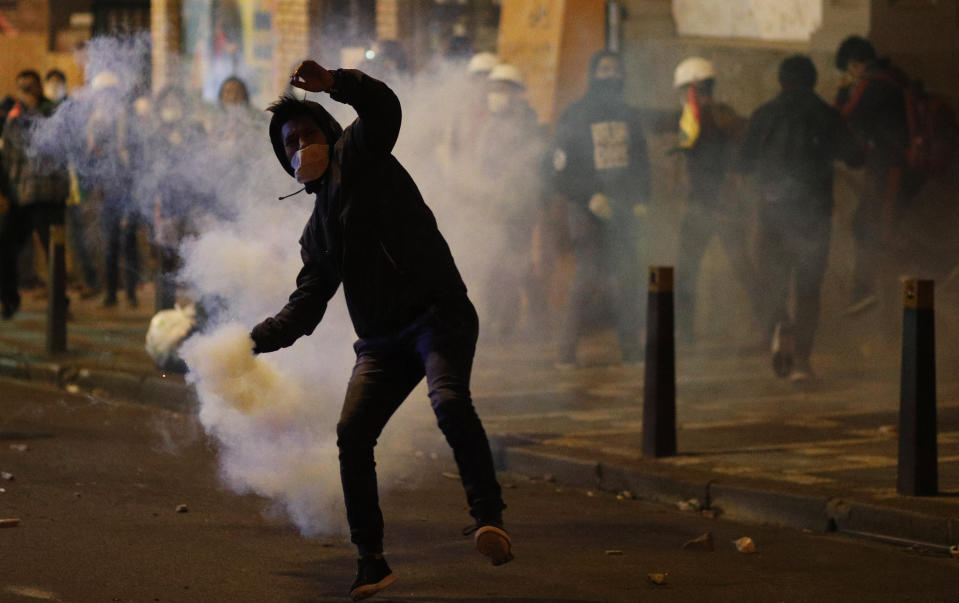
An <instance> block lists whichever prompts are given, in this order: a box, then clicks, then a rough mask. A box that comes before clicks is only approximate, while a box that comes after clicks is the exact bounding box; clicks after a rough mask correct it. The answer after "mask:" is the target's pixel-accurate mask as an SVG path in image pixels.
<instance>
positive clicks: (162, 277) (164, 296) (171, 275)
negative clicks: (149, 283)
mask: <svg viewBox="0 0 959 603" xmlns="http://www.w3.org/2000/svg"><path fill="white" fill-rule="evenodd" d="M179 269H180V254H179V253H177V250H176V249H175V248H173V247H166V246H163V245H157V277H156V311H157V312H159V311H160V310H169V309H170V308H172V307H173V306H175V305H176V286H177V282H176V277H177V271H178V270H179Z"/></svg>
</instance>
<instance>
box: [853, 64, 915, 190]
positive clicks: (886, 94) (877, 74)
mask: <svg viewBox="0 0 959 603" xmlns="http://www.w3.org/2000/svg"><path fill="white" fill-rule="evenodd" d="M907 85H908V78H907V77H906V75H905V74H904V73H902V72H901V71H900V70H898V69H896V68H895V67H894V66H893V65H892V64H891V63H889V62H888V61H885V60H883V61H876V62H873V63H872V64H871V65H870V66H869V67H868V68H867V70H866V75H865V76H864V77H863V78H862V79H861V80H859V81H858V82H856V83H855V84H853V85H851V86H847V87H845V88H841V89H840V90H839V94H838V95H837V98H836V106H837V108H838V109H839V110H840V112H841V113H842V116H843V117H844V118H845V119H846V121H847V122H848V123H849V126H850V127H851V128H852V131H853V133H854V134H855V135H856V137H857V138H858V139H859V140H860V141H861V142H862V143H863V144H864V145H865V146H866V148H867V151H868V159H869V165H870V166H873V168H874V169H878V170H880V171H884V170H886V169H889V168H890V167H895V166H901V165H903V164H904V162H905V160H906V149H907V147H908V145H909V126H908V123H907V120H906V100H905V95H904V94H903V91H904V88H905V87H906V86H907Z"/></svg>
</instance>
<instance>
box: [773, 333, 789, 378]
mask: <svg viewBox="0 0 959 603" xmlns="http://www.w3.org/2000/svg"><path fill="white" fill-rule="evenodd" d="M770 351H771V352H772V364H773V372H774V373H775V374H776V376H777V377H788V376H789V374H790V372H791V371H792V368H793V338H792V328H791V327H790V326H789V325H788V324H787V323H784V322H780V323H777V324H776V330H775V331H774V332H773V341H772V346H771V349H770Z"/></svg>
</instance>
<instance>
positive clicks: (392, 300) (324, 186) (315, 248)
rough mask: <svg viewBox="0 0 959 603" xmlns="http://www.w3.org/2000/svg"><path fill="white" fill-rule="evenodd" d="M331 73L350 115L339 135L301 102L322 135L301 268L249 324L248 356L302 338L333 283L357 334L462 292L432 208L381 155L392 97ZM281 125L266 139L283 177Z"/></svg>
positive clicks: (351, 75)
mask: <svg viewBox="0 0 959 603" xmlns="http://www.w3.org/2000/svg"><path fill="white" fill-rule="evenodd" d="M332 74H333V82H334V84H333V90H332V91H331V92H330V97H331V98H332V99H333V100H336V101H339V102H343V103H347V104H349V105H351V106H352V107H353V108H354V109H356V112H357V115H358V117H357V119H356V120H355V121H354V122H353V123H352V124H351V125H350V126H349V127H347V128H346V130H343V131H342V134H341V129H340V126H339V124H338V123H336V120H334V119H333V118H332V116H330V114H329V113H327V112H326V110H325V109H323V107H321V106H320V105H319V104H317V103H312V102H307V103H306V105H307V107H308V108H309V110H310V112H311V114H312V115H313V117H314V118H315V119H316V120H317V123H318V124H319V125H320V128H321V129H322V130H323V131H324V133H325V134H326V136H327V141H328V143H329V145H330V165H329V167H328V168H327V170H326V172H325V173H324V175H323V176H322V177H321V178H320V179H319V180H316V181H314V182H311V183H309V184H308V185H307V187H306V190H307V192H310V193H314V194H315V195H316V203H315V205H314V208H313V214H312V215H311V216H310V219H309V221H308V222H307V224H306V228H304V230H303V235H302V237H300V247H301V249H300V254H301V256H302V258H303V268H302V269H301V270H300V273H299V275H298V276H297V278H296V291H294V292H293V294H292V295H290V299H289V302H287V304H286V306H285V307H284V308H283V309H282V310H281V311H280V312H279V313H278V314H277V315H276V316H274V317H272V318H268V319H266V320H264V321H263V322H262V323H260V324H259V325H257V326H256V327H255V328H254V329H253V333H252V337H253V341H254V342H255V344H256V351H257V352H270V351H273V350H277V349H279V348H283V347H287V346H289V345H292V344H293V342H294V341H296V339H297V338H299V337H300V336H302V335H309V334H311V333H312V332H313V330H314V329H315V328H316V326H317V325H318V324H319V322H320V320H321V319H322V318H323V314H324V313H325V312H326V307H327V303H328V302H329V300H330V298H331V297H332V296H333V294H334V293H335V292H336V290H337V288H338V287H339V285H340V283H342V284H343V291H344V294H345V296H346V304H347V307H348V309H349V312H350V318H351V319H352V321H353V328H354V329H355V331H356V334H357V335H358V336H359V337H361V338H364V339H365V338H369V337H379V336H388V335H391V334H394V333H396V332H397V331H399V330H401V329H402V328H404V327H406V326H408V325H409V324H410V323H411V322H412V321H413V320H414V319H415V318H416V317H418V316H419V315H421V314H422V313H423V312H424V311H426V310H427V309H428V308H429V307H431V306H433V305H436V304H441V303H443V302H444V301H446V300H453V299H458V298H462V297H465V295H466V285H464V284H463V279H462V278H461V277H460V274H459V271H458V270H457V269H456V265H455V264H454V263H453V256H452V254H451V253H450V249H449V246H448V245H447V244H446V241H445V240H444V239H443V236H442V235H441V234H440V232H439V229H438V228H437V226H436V219H435V218H434V217H433V213H432V212H431V211H430V209H429V208H428V207H427V206H426V203H424V201H423V197H422V196H421V195H420V192H419V190H418V189H417V188H416V184H414V182H413V179H412V178H411V177H410V175H409V174H408V173H407V172H406V170H405V169H403V166H402V165H400V163H399V161H397V160H396V158H395V157H393V155H392V154H391V151H392V149H393V145H394V144H395V142H396V138H397V136H398V135H399V131H400V121H401V110H400V103H399V100H397V98H396V95H395V94H393V91H392V90H390V88H389V87H388V86H386V84H384V83H383V82H380V81H378V80H376V79H373V78H372V77H370V76H368V75H366V74H364V73H362V72H360V71H356V70H349V69H339V70H336V71H333V72H332ZM282 126H283V124H282V123H278V120H276V119H274V120H273V123H271V124H270V139H271V141H272V143H273V148H274V150H275V151H276V155H277V158H278V159H279V160H280V163H281V164H282V165H283V167H284V169H286V171H287V172H288V173H290V175H292V174H293V169H292V167H291V166H290V163H289V161H288V160H287V158H286V152H285V150H284V147H283V141H282V138H281V136H280V130H281V128H282Z"/></svg>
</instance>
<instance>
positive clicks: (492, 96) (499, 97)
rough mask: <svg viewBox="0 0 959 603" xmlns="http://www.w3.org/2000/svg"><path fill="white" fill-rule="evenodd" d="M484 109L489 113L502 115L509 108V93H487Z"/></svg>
mask: <svg viewBox="0 0 959 603" xmlns="http://www.w3.org/2000/svg"><path fill="white" fill-rule="evenodd" d="M486 107H487V108H488V109H489V111H490V113H502V112H503V111H505V110H506V109H507V107H509V92H489V93H487V94H486Z"/></svg>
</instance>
